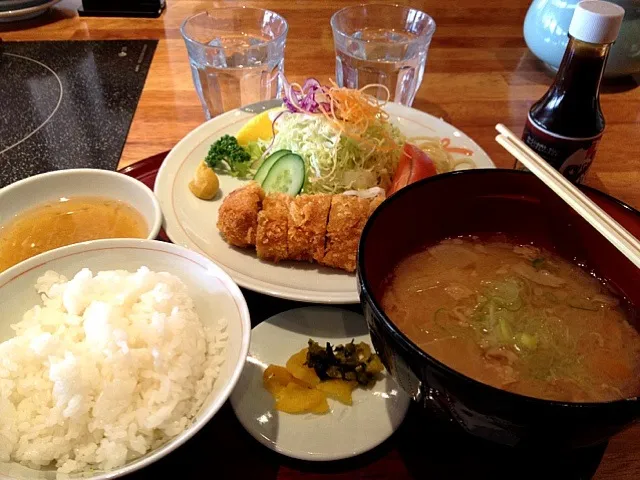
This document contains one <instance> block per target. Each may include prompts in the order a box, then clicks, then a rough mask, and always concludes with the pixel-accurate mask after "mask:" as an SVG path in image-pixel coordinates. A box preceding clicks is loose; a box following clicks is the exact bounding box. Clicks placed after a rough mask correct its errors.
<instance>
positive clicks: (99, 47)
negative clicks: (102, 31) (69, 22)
mask: <svg viewBox="0 0 640 480" xmlns="http://www.w3.org/2000/svg"><path fill="white" fill-rule="evenodd" d="M157 43H158V42H157V40H105V41H51V42H4V43H2V44H1V45H0V48H1V51H0V52H1V53H0V79H1V81H0V83H1V85H0V187H2V186H5V185H8V184H10V183H12V182H15V181H16V180H20V179H22V178H26V177H29V176H31V175H35V174H38V173H43V172H47V171H50V170H59V169H64V168H80V167H83V168H102V169H108V170H115V169H116V167H117V165H118V161H119V159H120V155H121V153H122V148H123V147H124V142H125V140H126V137H127V133H128V131H129V127H130V125H131V120H132V118H133V114H134V112H135V109H136V106H137V104H138V100H139V98H140V93H141V92H142V87H143V85H144V82H145V78H146V76H147V72H148V71H149V66H150V64H151V59H152V58H153V54H154V52H155V49H156V45H157Z"/></svg>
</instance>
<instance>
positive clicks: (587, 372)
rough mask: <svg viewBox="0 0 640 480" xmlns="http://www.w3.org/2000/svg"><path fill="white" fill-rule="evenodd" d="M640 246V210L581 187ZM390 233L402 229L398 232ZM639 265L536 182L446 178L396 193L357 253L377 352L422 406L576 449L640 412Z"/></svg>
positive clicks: (472, 174)
mask: <svg viewBox="0 0 640 480" xmlns="http://www.w3.org/2000/svg"><path fill="white" fill-rule="evenodd" d="M580 188H581V189H582V190H583V191H584V192H585V193H586V194H587V195H588V196H589V197H590V198H591V199H592V200H594V201H595V202H596V203H597V204H598V205H600V206H601V207H602V208H603V209H604V210H605V211H607V212H608V213H609V214H610V215H611V216H613V217H614V218H615V219H616V220H617V221H618V222H619V223H621V224H622V225H623V226H624V227H625V228H626V229H627V230H629V231H630V232H631V233H632V234H633V235H635V236H636V237H639V238H640V213H639V212H638V211H636V210H634V209H633V208H631V207H629V206H628V205H625V204H623V203H621V202H619V201H618V200H616V199H614V198H612V197H609V196H607V195H605V194H603V193H602V192H599V191H597V190H594V189H591V188H588V187H580ZM390 232H392V233H390ZM638 279H639V276H638V269H637V267H635V266H634V265H633V264H632V263H631V262H630V261H629V260H628V259H627V258H626V257H624V256H623V255H622V254H620V253H619V252H618V251H617V250H616V249H615V247H613V246H612V245H611V244H609V242H607V240H606V239H605V238H604V237H602V236H601V235H600V234H599V233H598V232H596V231H595V230H594V229H593V228H592V227H591V226H590V225H589V224H588V223H587V222H586V221H585V220H584V219H582V218H581V217H580V216H579V215H578V214H576V213H575V212H574V211H573V210H572V209H571V208H570V207H568V206H567V205H566V204H565V203H564V202H563V201H562V200H561V199H560V198H559V197H557V196H556V195H555V194H554V193H553V192H552V191H551V190H550V189H549V188H548V187H546V186H545V185H544V184H543V183H542V182H540V181H539V180H538V179H537V178H536V177H534V176H533V175H531V174H529V173H526V172H518V171H514V170H471V171H464V172H453V173H450V174H444V175H438V176H436V177H433V178H430V179H426V180H423V181H420V182H417V183H415V184H412V185H410V186H408V187H406V188H405V189H403V190H401V191H400V192H398V193H397V194H395V195H393V196H392V197H391V198H389V199H387V200H386V201H385V202H384V203H383V204H382V205H381V206H380V207H379V208H378V209H377V210H376V212H375V213H374V214H373V215H372V216H371V218H370V219H369V221H368V223H367V225H366V227H365V229H364V231H363V235H362V239H361V242H360V248H359V254H358V285H359V289H360V298H361V301H362V305H363V309H364V312H365V317H366V318H367V322H368V326H369V329H370V333H371V338H372V341H373V343H374V346H375V348H376V350H377V351H378V353H379V354H380V356H381V358H382V360H383V362H384V363H385V366H386V367H387V369H388V370H389V371H390V372H391V375H392V376H393V377H394V378H395V380H396V381H397V382H398V384H399V385H400V386H401V387H402V388H403V389H404V390H406V391H407V393H409V394H410V395H411V396H412V397H413V398H414V399H415V400H416V401H417V402H419V403H420V404H422V405H423V406H424V407H425V408H428V409H430V410H433V411H434V412H436V413H438V414H440V415H441V416H444V417H445V418H446V419H447V420H449V421H451V422H452V423H454V424H457V425H459V426H461V427H462V428H463V429H464V430H466V431H468V432H470V433H471V434H473V435H476V436H479V437H482V438H484V439H488V440H491V441H494V442H497V443H500V444H505V445H511V446H526V447H534V448H544V449H566V448H576V447H583V446H588V445H593V444H596V443H599V442H602V441H605V440H606V439H608V438H609V437H611V436H612V435H614V434H616V433H617V432H619V431H621V430H622V429H624V428H625V427H626V426H628V425H630V424H631V423H632V422H634V421H635V420H637V419H638V418H640V400H639V399H638V396H639V395H640V334H639V333H638V322H639V315H638V313H639V311H638V305H640V288H639V286H638V285H639V284H638Z"/></svg>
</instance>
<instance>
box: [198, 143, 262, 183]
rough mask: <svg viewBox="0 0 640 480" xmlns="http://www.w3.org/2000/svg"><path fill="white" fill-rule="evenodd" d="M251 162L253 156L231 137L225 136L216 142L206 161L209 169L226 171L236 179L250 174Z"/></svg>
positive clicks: (210, 148)
mask: <svg viewBox="0 0 640 480" xmlns="http://www.w3.org/2000/svg"><path fill="white" fill-rule="evenodd" d="M250 160H251V155H249V153H248V152H246V151H245V150H244V148H242V147H241V146H240V145H238V140H236V138H235V137H232V136H231V135H223V136H222V137H220V138H219V139H218V140H216V141H215V142H214V143H213V145H211V147H209V153H207V156H206V157H205V159H204V161H205V163H206V164H207V165H208V166H209V168H212V169H214V170H222V171H225V172H227V173H229V174H231V175H233V176H234V177H246V176H247V175H248V174H249V168H250Z"/></svg>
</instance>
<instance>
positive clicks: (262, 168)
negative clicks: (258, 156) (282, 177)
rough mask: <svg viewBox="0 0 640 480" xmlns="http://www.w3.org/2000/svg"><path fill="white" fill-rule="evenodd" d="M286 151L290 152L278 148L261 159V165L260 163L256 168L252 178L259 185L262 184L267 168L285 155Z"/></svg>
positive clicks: (288, 151) (289, 151)
mask: <svg viewBox="0 0 640 480" xmlns="http://www.w3.org/2000/svg"><path fill="white" fill-rule="evenodd" d="M287 153H291V150H278V151H277V152H273V153H272V154H271V155H269V156H268V157H267V158H265V159H264V160H263V161H262V165H260V167H259V168H258V171H257V172H256V174H255V175H254V176H253V179H254V180H255V181H256V182H258V183H259V184H260V185H262V182H264V179H265V178H267V174H268V173H269V170H271V167H273V164H274V163H276V162H277V161H278V160H279V159H280V157H282V156H283V155H286V154H287Z"/></svg>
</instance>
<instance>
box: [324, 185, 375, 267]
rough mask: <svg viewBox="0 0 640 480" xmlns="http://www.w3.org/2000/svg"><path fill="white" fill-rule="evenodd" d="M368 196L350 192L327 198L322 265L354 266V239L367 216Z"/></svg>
mask: <svg viewBox="0 0 640 480" xmlns="http://www.w3.org/2000/svg"><path fill="white" fill-rule="evenodd" d="M370 203H371V202H370V200H368V199H366V198H360V197H357V196H352V195H334V196H333V198H332V199H331V210H330V211H329V222H328V223H327V239H326V245H325V251H324V257H323V258H322V261H321V262H320V263H322V264H323V265H326V266H328V267H334V268H341V269H343V270H346V271H348V272H353V271H354V270H355V269H356V255H357V252H358V242H359V241H360V235H361V234H362V229H363V228H364V224H365V223H366V222H367V218H369V206H370Z"/></svg>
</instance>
